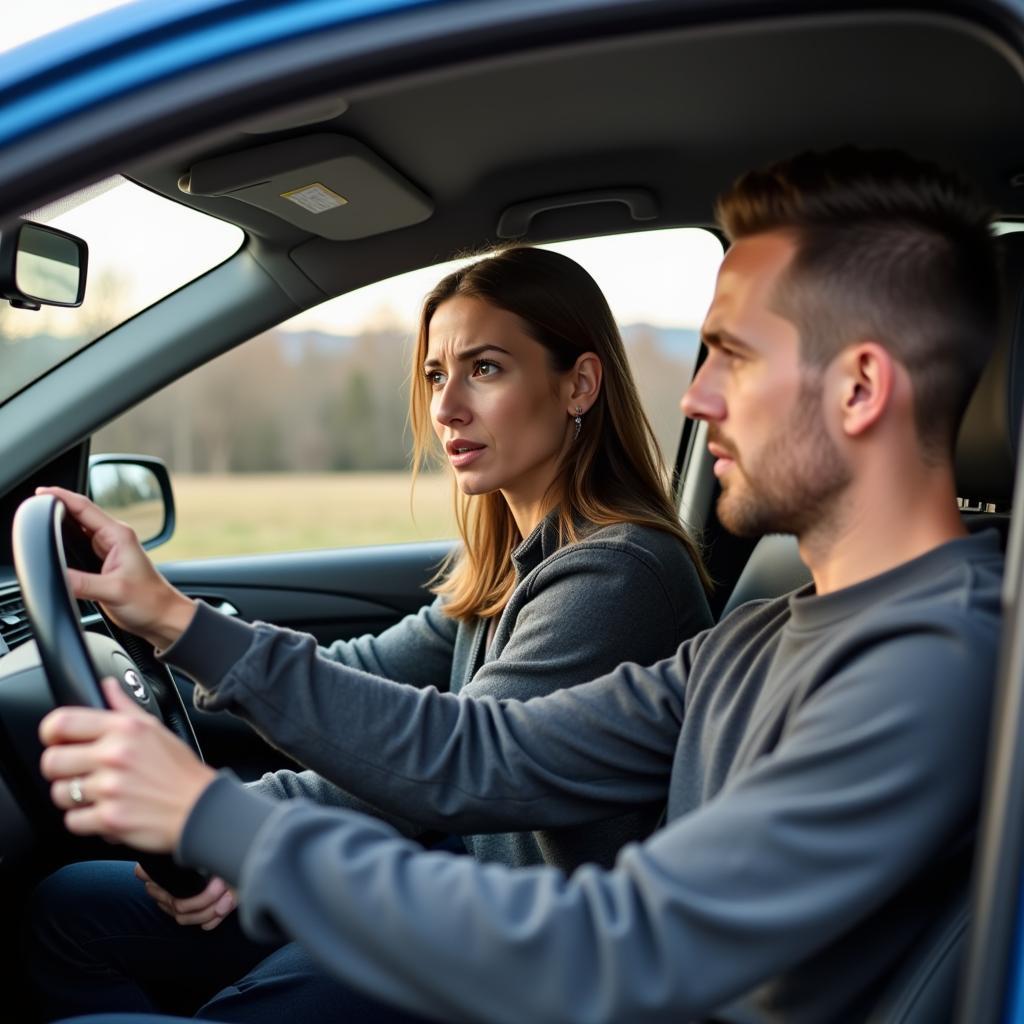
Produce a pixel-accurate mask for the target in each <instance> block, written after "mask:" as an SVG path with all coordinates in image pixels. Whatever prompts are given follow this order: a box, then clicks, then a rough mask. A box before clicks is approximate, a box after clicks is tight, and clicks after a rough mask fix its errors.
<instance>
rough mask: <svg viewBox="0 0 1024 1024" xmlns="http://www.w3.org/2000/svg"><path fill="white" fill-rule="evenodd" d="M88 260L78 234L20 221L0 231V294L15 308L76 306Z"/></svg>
mask: <svg viewBox="0 0 1024 1024" xmlns="http://www.w3.org/2000/svg"><path fill="white" fill-rule="evenodd" d="M88 262H89V247H88V246H87V245H86V244H85V242H84V241H83V240H82V239H81V238H77V237H76V236H75V235H69V234H68V233H67V232H66V231H58V230H57V228H51V227H49V226H48V225H46V224H35V223H33V222H32V221H28V220H23V221H20V222H19V223H17V224H16V225H15V226H14V227H13V228H11V229H10V230H7V231H2V232H0V296H2V297H3V298H5V299H7V300H8V301H9V302H10V304H11V305H12V306H14V307H16V308H17V309H39V308H40V307H42V306H80V305H81V304H82V300H83V299H84V298H85V272H86V267H87V265H88Z"/></svg>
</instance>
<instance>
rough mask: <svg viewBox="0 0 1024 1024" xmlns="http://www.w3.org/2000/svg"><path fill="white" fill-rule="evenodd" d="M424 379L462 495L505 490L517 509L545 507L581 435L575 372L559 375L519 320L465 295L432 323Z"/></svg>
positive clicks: (439, 434)
mask: <svg viewBox="0 0 1024 1024" xmlns="http://www.w3.org/2000/svg"><path fill="white" fill-rule="evenodd" d="M423 372H424V374H425V375H426V377H427V381H428V383H429V385H430V387H431V389H432V391H433V394H432V396H431V401H430V416H431V421H432V422H433V425H434V432H435V433H436V434H437V437H438V440H439V441H440V442H441V444H442V445H443V446H444V452H445V456H446V457H447V459H448V461H449V463H450V464H451V466H452V468H453V469H454V471H455V477H456V480H457V481H458V484H459V487H460V488H461V489H462V491H463V492H464V493H466V494H485V493H487V492H489V491H496V490H500V491H501V492H502V493H503V494H504V495H505V497H506V499H507V500H508V501H509V504H510V505H512V506H513V510H515V506H517V505H524V504H531V503H536V502H540V500H541V499H542V498H543V496H544V493H545V492H546V490H547V489H548V487H549V486H550V484H551V482H552V481H553V480H554V479H555V475H556V473H557V470H558V464H559V461H560V458H561V455H562V453H563V452H564V451H565V449H566V447H567V446H568V444H569V443H570V441H571V438H572V429H571V428H572V424H573V421H572V419H571V418H570V416H569V411H570V407H571V401H572V394H573V381H572V376H573V375H572V371H569V372H567V373H565V374H559V373H556V372H555V371H554V370H553V369H552V367H551V361H550V356H549V355H548V352H547V349H545V348H544V347H543V346H542V345H541V344H540V343H539V342H537V341H534V339H533V338H531V337H530V336H529V335H528V334H527V333H526V331H525V330H524V327H523V323H522V321H521V320H520V319H519V317H517V316H516V315H515V314H513V313H509V312H508V311H507V310H503V309H498V308H496V307H495V306H491V305H489V304H488V303H486V302H484V301H483V300H481V299H475V298H469V297H466V296H456V297H454V298H451V299H448V300H446V301H445V302H442V303H441V305H440V306H438V307H437V309H436V311H435V312H434V315H433V317H432V318H431V321H430V328H429V332H428V336H427V356H426V359H425V360H424V364H423Z"/></svg>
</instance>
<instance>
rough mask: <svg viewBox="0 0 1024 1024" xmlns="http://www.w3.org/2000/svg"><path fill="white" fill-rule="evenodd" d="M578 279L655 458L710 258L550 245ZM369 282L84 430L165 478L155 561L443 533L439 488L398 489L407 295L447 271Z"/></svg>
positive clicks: (416, 302) (708, 245)
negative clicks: (622, 349)
mask: <svg viewBox="0 0 1024 1024" xmlns="http://www.w3.org/2000/svg"><path fill="white" fill-rule="evenodd" d="M550 248H553V249H556V250H558V251H559V252H562V253H564V254H566V255H568V256H571V257H572V258H573V259H575V260H577V261H578V262H580V263H581V264H582V265H583V266H584V267H586V268H587V270H589V271H590V273H591V274H592V275H593V276H594V278H595V279H596V281H597V282H598V284H599V285H600V286H601V288H602V289H603V290H604V292H605V295H606V296H607V298H608V301H609V305H610V306H611V309H612V312H613V314H614V315H615V317H616V320H617V322H618V323H619V326H620V329H621V331H622V334H623V338H624V341H625V345H626V350H627V353H628V355H629V358H630V361H631V365H632V367H633V371H634V373H635V375H636V378H637V384H638V387H639V389H640V392H641V397H642V400H643V402H644V407H645V410H646V412H647V414H648V416H649V418H650V420H651V422H652V425H653V427H654V429H655V433H656V436H657V438H658V442H659V444H660V446H661V448H662V451H663V453H664V455H665V458H666V460H667V461H668V462H672V461H674V459H675V455H676V446H677V445H678V440H679V434H680V427H681V423H682V414H681V412H680V410H679V397H680V395H681V393H682V390H683V388H684V386H685V384H686V382H687V381H688V380H689V378H690V377H691V376H692V372H693V363H694V359H695V356H696V352H697V347H698V326H699V324H700V322H701V320H702V318H703V315H704V311H705V309H706V307H707V305H708V303H709V301H710V297H711V293H712V290H713V287H714V278H715V274H716V273H717V269H718V264H719V262H720V261H721V257H722V247H721V244H720V243H719V241H718V239H717V238H716V237H715V236H714V235H713V234H712V233H711V232H709V231H705V230H701V229H692V228H688V229H674V230H668V231H651V232H642V233H636V234H630V235H622V236H614V237H606V238H598V239H588V240H581V241H575V242H567V243H560V244H557V245H552V246H550ZM460 262H465V261H459V262H456V263H449V264H444V265H441V266H435V267H430V268H427V269H424V270H419V271H415V272H413V273H410V274H403V275H401V276H399V277H396V278H392V279H390V280H388V281H383V282H378V283H377V284H374V285H371V286H369V287H367V288H362V289H359V290H358V291H355V292H351V293H349V294H348V295H344V296H341V297H339V298H337V299H333V300H331V301H329V302H326V303H324V304H322V305H320V306H318V307H316V308H314V309H311V310H308V311H306V312H304V313H302V314H300V315H299V316H296V317H294V318H293V319H291V320H289V321H286V322H285V323H283V324H281V325H280V326H279V327H277V328H275V329H274V330H272V331H268V332H266V333H264V334H262V335H260V336H259V337H257V338H254V339H252V340H251V341H250V342H248V343H247V344H245V345H242V346H239V347H238V348H236V349H234V350H232V351H230V352H228V353H226V354H225V355H223V356H221V357H220V358H218V359H216V360H214V361H212V362H211V363H209V364H207V365H206V366H204V367H201V368H200V369H198V370H196V371H194V372H193V373H191V374H190V375H188V376H187V377H184V378H182V379H181V380H180V381H177V382H176V383H174V384H172V385H171V386H169V387H168V388H166V389H165V390H164V391H162V392H160V393H159V394H157V395H155V396H154V397H152V398H151V399H149V400H148V401H146V402H144V403H142V404H140V405H139V406H137V407H136V408H135V409H133V410H131V411H130V412H128V413H127V414H125V415H124V416H122V417H121V418H120V419H118V420H117V421H115V422H114V423H112V424H110V425H109V426H108V427H106V428H104V429H103V430H101V431H99V432H98V433H97V435H96V436H95V438H94V441H93V451H94V452H104V451H131V452H138V453H141V454H150V455H157V456H159V457H160V458H162V459H164V460H165V461H166V462H167V464H168V466H169V467H170V469H171V472H172V477H173V482H174V491H175V498H176V502H177V506H178V515H177V528H176V534H175V536H174V538H172V540H171V541H170V542H169V543H168V544H166V545H165V546H164V547H161V548H160V549H159V550H158V551H157V556H158V557H159V558H161V559H176V558H196V557H206V556H214V555H238V554H250V553H258V552H267V551H285V550H302V549H311V548H322V547H339V546H350V545H361V544H382V543H394V542H398V541H415V540H430V539H439V538H446V537H452V536H454V535H455V532H456V531H455V524H454V519H453V517H452V514H451V506H452V493H451V486H452V485H451V482H450V480H449V479H448V477H447V476H446V475H443V474H431V473H422V474H420V476H419V479H418V482H417V484H416V487H415V491H414V492H413V493H410V473H409V453H410V437H409V432H408V428H407V424H406V407H407V398H408V385H409V377H410V365H409V363H410V358H411V345H412V342H413V337H414V333H415V327H416V320H417V316H418V314H419V308H420V304H421V302H422V299H423V296H424V295H425V294H426V293H427V292H428V291H429V290H430V289H431V288H432V287H433V286H434V285H435V284H436V283H437V281H438V280H439V279H440V278H441V277H442V276H444V274H445V273H446V272H448V271H449V270H451V269H453V268H454V267H455V266H457V265H459V263H460Z"/></svg>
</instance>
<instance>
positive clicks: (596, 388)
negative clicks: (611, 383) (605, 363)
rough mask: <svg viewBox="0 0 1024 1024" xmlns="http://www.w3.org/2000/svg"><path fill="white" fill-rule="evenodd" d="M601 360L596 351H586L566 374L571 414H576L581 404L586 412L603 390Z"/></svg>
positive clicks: (568, 408) (568, 406) (568, 407)
mask: <svg viewBox="0 0 1024 1024" xmlns="http://www.w3.org/2000/svg"><path fill="white" fill-rule="evenodd" d="M601 373H602V367H601V360H600V358H599V357H598V356H597V355H596V353H594V352H584V353H583V355H581V356H580V357H579V359H577V360H576V365H575V366H573V368H572V369H571V370H570V371H569V372H568V374H567V375H566V378H567V382H568V386H569V396H568V405H567V410H568V413H569V415H570V416H574V415H575V414H576V407H577V406H579V408H581V409H582V410H583V411H584V412H586V411H587V410H588V409H589V408H590V407H591V406H592V405H593V404H594V402H596V401H597V396H598V393H599V392H600V390H601Z"/></svg>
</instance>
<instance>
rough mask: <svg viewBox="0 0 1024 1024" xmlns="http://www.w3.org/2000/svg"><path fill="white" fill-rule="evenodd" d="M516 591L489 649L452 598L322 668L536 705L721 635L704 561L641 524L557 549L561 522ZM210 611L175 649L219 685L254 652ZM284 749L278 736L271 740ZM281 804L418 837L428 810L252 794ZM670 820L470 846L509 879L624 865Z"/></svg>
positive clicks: (289, 781)
mask: <svg viewBox="0 0 1024 1024" xmlns="http://www.w3.org/2000/svg"><path fill="white" fill-rule="evenodd" d="M512 560H513V563H514V565H515V571H516V587H515V590H514V591H513V593H512V597H511V598H510V599H509V602H508V604H507V605H506V607H505V610H504V612H503V613H502V615H501V618H500V619H499V621H498V624H497V628H496V630H495V633H494V638H493V640H492V642H491V645H490V647H489V648H487V627H488V620H482V619H481V620H476V621H474V622H471V623H460V622H457V621H455V620H454V619H451V618H449V617H448V616H446V615H445V614H444V612H443V611H442V604H441V601H440V599H438V600H435V601H434V602H433V603H432V604H429V605H427V606H425V607H424V608H423V609H421V610H420V611H419V612H418V613H417V614H415V615H409V616H407V617H406V618H405V619H403V620H402V621H401V622H399V623H397V624H396V625H394V626H392V627H391V628H390V629H388V630H386V631H385V632H384V633H381V634H380V635H379V636H362V637H358V638H356V639H353V640H345V641H338V642H337V643H334V644H332V645H331V646H330V647H328V648H321V650H320V657H322V658H326V659H330V660H333V661H337V662H341V663H342V664H344V665H347V666H350V667H352V668H358V669H362V670H364V671H366V672H371V673H373V674H374V675H378V676H383V677H384V678H386V679H390V680H393V681H397V682H403V683H409V684H411V685H413V686H421V687H422V686H436V687H437V688H438V689H439V690H450V691H451V692H452V693H458V694H462V695H463V696H465V697H479V696H484V695H488V696H492V697H496V698H506V697H509V698H515V699H518V700H527V699H529V698H530V697H539V696H543V695H544V694H548V693H551V692H552V691H553V690H557V689H559V688H561V687H564V686H573V685H575V684H577V683H582V682H587V681H588V680H591V679H595V678H597V677H598V676H601V675H604V674H605V673H606V672H609V671H611V670H612V669H613V668H615V666H617V665H618V664H620V663H621V662H624V661H635V662H639V663H640V664H642V665H648V664H651V663H652V662H655V661H658V660H660V659H661V658H664V657H667V656H668V655H670V654H672V653H673V652H674V651H675V649H676V648H677V647H678V646H679V644H680V643H681V642H682V641H683V640H685V639H686V638H687V637H689V636H692V635H693V634H694V633H697V632H698V631H699V630H702V629H704V628H706V627H707V626H709V625H711V614H710V611H709V610H708V605H707V601H706V599H705V596H704V591H703V588H702V586H701V583H700V580H699V578H698V576H697V572H696V570H695V568H694V565H693V562H692V561H691V559H690V557H689V555H688V554H687V553H686V550H685V549H684V547H683V545H682V544H681V543H680V542H679V540H677V539H676V538H674V537H672V536H671V535H670V534H668V533H666V532H664V531H661V530H655V529H652V528H649V527H643V526H635V525H631V524H628V523H622V524H617V525H614V526H607V527H603V528H601V529H598V530H595V531H594V532H592V533H591V534H590V535H589V536H587V537H586V538H585V539H584V540H582V541H580V542H579V543H576V544H569V545H566V546H563V547H559V546H558V531H557V525H556V521H555V520H554V519H553V517H549V518H548V519H547V520H545V521H544V522H543V523H541V525H540V526H538V527H537V529H536V530H534V532H533V533H531V534H530V536H529V537H527V538H526V540H524V541H523V542H522V544H520V545H519V547H518V548H516V550H515V551H514V552H513V555H512ZM233 639H235V637H234V635H231V636H226V635H225V633H224V631H222V630H220V629H218V622H217V616H216V615H215V613H213V612H210V611H209V610H208V609H205V608H204V609H201V611H200V613H199V614H197V616H196V619H195V620H194V621H193V624H192V625H191V626H190V627H189V629H188V630H187V631H186V633H185V634H184V635H183V636H182V637H181V639H179V641H178V643H177V644H176V645H175V646H176V649H177V650H179V651H181V650H182V649H183V648H187V651H188V652H189V657H190V658H191V659H192V661H193V663H195V657H196V653H197V652H198V653H199V654H200V658H201V661H202V662H204V663H209V664H210V669H211V672H209V673H207V677H208V678H210V677H219V674H220V670H219V663H223V670H224V671H226V670H227V668H228V667H230V665H231V664H233V663H234V661H236V660H237V659H238V658H239V657H241V655H242V654H243V653H244V650H235V649H234V646H233V645H232V643H231V640H233ZM267 733H268V738H269V739H270V740H271V742H272V741H273V729H267ZM253 785H254V786H255V787H256V788H258V789H259V790H261V791H262V792H264V793H266V794H267V795H270V796H275V797H278V798H288V797H296V796H302V797H307V798H309V799H312V800H315V801H317V802H318V803H321V804H326V805H329V806H330V805H334V806H345V807H356V808H359V809H362V810H368V811H370V813H375V814H377V816H378V817H383V818H386V819H387V820H389V821H391V822H392V823H393V824H395V825H397V826H398V827H399V828H401V829H402V830H403V831H405V832H406V833H407V834H411V835H415V834H417V832H418V831H419V830H418V828H417V826H416V808H415V807H412V806H411V807H409V808H408V812H407V820H405V821H396V819H395V818H394V817H393V816H392V815H384V814H381V813H380V812H378V811H376V809H374V808H372V807H369V806H368V805H367V804H365V803H364V802H363V801H361V800H359V799H358V798H356V797H354V796H352V795H351V794H349V793H347V792H345V791H343V790H341V789H339V788H338V787H336V786H334V785H332V784H331V783H330V782H328V781H327V780H326V779H325V778H323V777H321V776H319V775H316V774H314V773H313V772H309V771H306V772H301V773H295V772H290V771H278V772H274V773H270V774H267V775H264V776H263V778H262V779H261V780H260V781H259V782H256V783H254V784H253ZM661 810H662V809H661V807H646V808H641V809H638V810H637V811H635V812H631V813H629V814H625V815H622V816H620V817H617V818H614V819H611V820H608V821H602V822H597V823H595V824H590V825H586V826H582V827H579V826H578V827H575V828H565V829H551V830H548V831H544V832H532V833H530V832H527V833H511V834H504V835H478V836H466V837H464V839H465V843H466V845H467V847H468V848H469V850H470V852H472V853H473V854H474V855H475V856H476V857H477V858H478V859H481V860H489V861H498V862H500V863H503V864H507V865H510V866H522V865H529V864H538V863H541V862H542V861H546V862H547V863H549V864H553V865H555V866H557V867H560V868H562V869H563V870H565V871H572V870H574V869H575V868H576V867H578V866H579V865H580V864H582V863H584V862H587V861H589V862H594V863H597V864H601V865H604V866H611V864H612V863H613V861H614V858H615V854H616V853H617V851H618V849H619V847H621V846H622V845H623V843H625V842H628V841H630V840H634V839H640V838H642V837H643V836H645V835H647V834H648V833H649V832H650V831H651V830H652V829H653V827H654V826H655V825H656V824H657V821H658V818H659V816H660V814H661Z"/></svg>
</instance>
